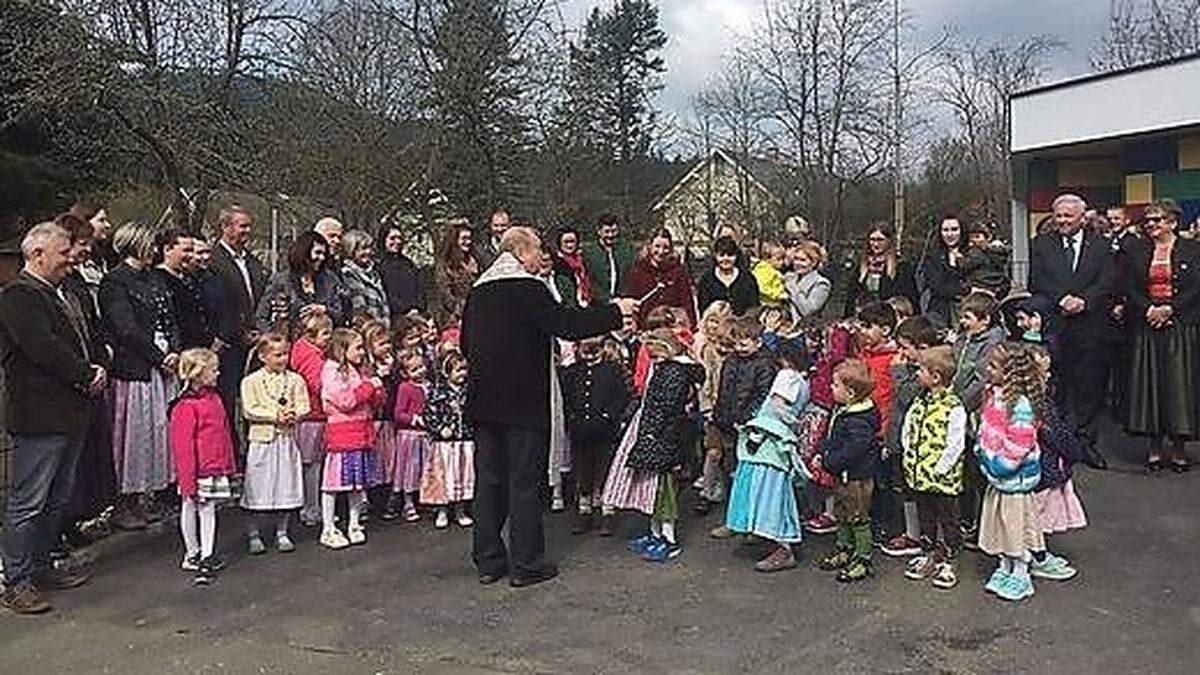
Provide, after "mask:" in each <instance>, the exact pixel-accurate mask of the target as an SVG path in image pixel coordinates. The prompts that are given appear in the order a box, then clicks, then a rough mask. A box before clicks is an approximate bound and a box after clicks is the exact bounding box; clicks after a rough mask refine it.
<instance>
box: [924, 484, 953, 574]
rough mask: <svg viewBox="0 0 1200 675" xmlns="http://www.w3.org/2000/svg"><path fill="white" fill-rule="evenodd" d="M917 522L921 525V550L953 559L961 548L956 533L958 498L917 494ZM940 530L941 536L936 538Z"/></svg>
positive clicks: (926, 493)
mask: <svg viewBox="0 0 1200 675" xmlns="http://www.w3.org/2000/svg"><path fill="white" fill-rule="evenodd" d="M915 496H916V501H917V520H919V521H920V523H921V550H922V551H925V552H926V553H938V554H940V555H942V556H944V557H945V558H947V559H953V558H954V557H956V556H957V555H958V552H959V550H960V549H961V548H962V535H961V534H960V533H959V531H958V523H959V511H958V497H956V496H954V495H941V494H934V493H931V492H917V493H916V494H915ZM938 530H941V536H940V537H939V536H938Z"/></svg>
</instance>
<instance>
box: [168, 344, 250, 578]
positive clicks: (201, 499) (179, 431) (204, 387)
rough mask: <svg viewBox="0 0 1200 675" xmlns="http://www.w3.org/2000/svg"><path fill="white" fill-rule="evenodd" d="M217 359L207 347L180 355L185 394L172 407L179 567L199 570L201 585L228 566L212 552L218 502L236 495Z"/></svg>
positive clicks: (214, 540)
mask: <svg viewBox="0 0 1200 675" xmlns="http://www.w3.org/2000/svg"><path fill="white" fill-rule="evenodd" d="M217 364H218V361H217V355H216V354H215V353H213V352H212V351H211V350H208V349H189V350H187V351H185V352H183V354H181V355H180V357H179V367H178V368H179V380H180V384H181V386H182V388H183V393H181V394H180V395H179V398H178V399H176V401H175V402H174V404H173V405H172V406H171V415H170V422H169V427H168V431H169V435H170V440H171V453H172V455H173V457H174V460H175V474H176V480H177V483H178V489H179V497H180V500H181V508H180V511H179V531H180V532H181V533H182V534H183V545H184V549H185V551H184V555H183V563H182V564H181V565H180V567H181V568H183V569H184V570H185V571H189V572H196V577H195V583H197V584H200V585H203V584H207V583H209V582H211V581H212V580H213V578H214V577H215V576H216V574H217V572H218V571H220V569H221V567H222V566H223V565H222V563H221V561H220V560H219V559H218V558H217V557H216V555H214V553H213V547H214V546H215V543H216V540H217V502H218V501H220V500H222V499H231V498H232V497H233V490H232V488H231V486H230V476H232V475H233V474H234V473H235V472H236V471H237V469H236V466H235V462H234V458H233V437H232V436H231V435H230V433H229V419H228V418H227V417H226V416H225V406H224V405H223V404H222V403H221V397H220V395H219V394H217V389H216V386H217V376H218V375H219V374H220V371H219V370H218V365H217ZM197 520H199V532H198V533H197V527H196V526H197Z"/></svg>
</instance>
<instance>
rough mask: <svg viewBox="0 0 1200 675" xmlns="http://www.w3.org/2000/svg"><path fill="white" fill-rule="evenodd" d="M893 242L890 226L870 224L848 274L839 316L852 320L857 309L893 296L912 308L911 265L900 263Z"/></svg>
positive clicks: (914, 290)
mask: <svg viewBox="0 0 1200 675" xmlns="http://www.w3.org/2000/svg"><path fill="white" fill-rule="evenodd" d="M895 239H896V235H895V233H894V232H893V231H892V227H891V225H888V224H887V223H883V222H878V223H872V225H871V229H870V230H868V231H867V239H866V241H865V242H864V243H863V247H862V255H861V256H860V257H859V261H858V265H857V266H855V267H854V268H853V269H852V270H851V279H850V284H849V286H850V288H849V291H848V293H847V295H846V306H845V311H844V312H843V316H847V317H851V316H854V315H855V313H856V312H857V311H858V308H859V307H862V306H863V305H869V304H871V303H872V302H884V301H886V300H887V299H888V298H891V297H893V296H896V295H899V296H903V297H906V298H908V299H909V300H910V301H912V302H913V304H914V306H915V305H916V300H917V298H916V295H917V287H916V281H915V279H914V278H913V270H912V265H910V264H909V263H908V262H907V261H905V260H901V259H900V256H899V254H898V253H897V252H896V244H895Z"/></svg>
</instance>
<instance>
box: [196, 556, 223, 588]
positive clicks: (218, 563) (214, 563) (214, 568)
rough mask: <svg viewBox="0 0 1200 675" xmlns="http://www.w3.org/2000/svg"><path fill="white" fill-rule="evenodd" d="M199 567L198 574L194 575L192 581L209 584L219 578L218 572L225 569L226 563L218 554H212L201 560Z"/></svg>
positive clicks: (203, 584)
mask: <svg viewBox="0 0 1200 675" xmlns="http://www.w3.org/2000/svg"><path fill="white" fill-rule="evenodd" d="M198 567H199V569H197V570H196V576H194V577H192V583H193V584H196V585H197V586H207V585H209V584H211V583H212V582H214V581H216V580H217V574H218V573H219V572H220V571H221V570H223V569H225V563H224V561H222V560H221V559H220V558H218V557H217V556H215V555H211V556H209V557H207V558H205V559H203V560H201V561H200V563H199V566H198Z"/></svg>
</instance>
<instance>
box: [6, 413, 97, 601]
mask: <svg viewBox="0 0 1200 675" xmlns="http://www.w3.org/2000/svg"><path fill="white" fill-rule="evenodd" d="M83 440H84V438H83V435H82V434H77V435H72V436H67V435H55V436H21V435H14V436H13V455H12V472H13V473H12V485H11V488H10V490H9V494H8V518H7V523H6V524H5V533H4V575H5V578H6V579H7V582H8V587H9V588H17V587H18V586H21V585H22V584H26V583H29V582H30V581H32V579H33V576H34V574H35V573H37V572H39V571H41V570H43V569H46V568H48V567H49V565H50V549H51V548H52V547H53V546H54V543H55V539H56V538H57V537H58V533H59V532H60V531H61V527H62V519H63V517H64V516H65V514H66V512H67V507H68V506H69V504H70V503H71V490H72V488H73V487H74V483H75V465H76V463H78V461H79V454H80V452H81V451H82V448H83Z"/></svg>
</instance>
